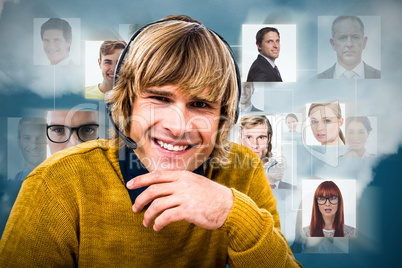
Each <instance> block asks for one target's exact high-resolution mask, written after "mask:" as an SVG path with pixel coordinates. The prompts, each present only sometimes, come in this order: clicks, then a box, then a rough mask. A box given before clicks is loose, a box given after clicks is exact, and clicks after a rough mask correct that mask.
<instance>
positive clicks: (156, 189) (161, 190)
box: [133, 183, 174, 212]
mask: <svg viewBox="0 0 402 268" xmlns="http://www.w3.org/2000/svg"><path fill="white" fill-rule="evenodd" d="M173 192H174V188H173V186H172V184H171V183H159V184H152V185H150V186H149V187H148V188H147V189H145V191H143V192H142V193H141V194H140V195H139V196H137V198H136V199H135V202H134V205H133V211H134V212H140V211H141V210H142V209H143V208H144V207H145V206H146V205H148V204H149V203H151V202H152V200H154V199H156V198H160V197H163V196H167V195H171V194H173Z"/></svg>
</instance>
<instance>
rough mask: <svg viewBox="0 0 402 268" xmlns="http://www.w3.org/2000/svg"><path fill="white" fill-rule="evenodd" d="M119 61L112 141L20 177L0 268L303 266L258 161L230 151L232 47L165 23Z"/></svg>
mask: <svg viewBox="0 0 402 268" xmlns="http://www.w3.org/2000/svg"><path fill="white" fill-rule="evenodd" d="M122 55H123V56H124V63H123V64H122V65H119V64H118V67H117V70H118V71H119V72H118V78H117V81H116V85H115V87H114V88H113V89H112V90H111V91H110V92H109V93H108V94H107V96H106V103H107V107H108V109H109V114H110V116H111V118H112V120H113V123H112V124H115V127H116V129H115V130H117V131H115V136H114V137H112V138H111V139H109V140H97V141H91V142H87V143H82V144H81V145H80V146H79V147H73V148H70V149H66V150H64V151H63V152H60V153H59V154H57V155H55V156H54V157H51V158H49V159H48V160H47V161H46V162H45V163H44V164H43V165H42V166H41V167H40V168H38V169H37V170H36V172H34V173H32V174H31V175H30V176H28V178H27V179H26V180H25V182H24V184H23V187H22V190H21V192H20V195H19V197H18V201H17V202H16V205H15V206H14V210H13V211H12V212H11V216H10V218H9V221H8V223H7V226H6V229H5V231H4V234H3V237H2V240H1V243H0V261H1V262H2V263H3V264H6V265H9V264H11V263H12V264H13V265H20V266H24V265H28V264H29V265H30V266H32V265H37V266H43V265H45V266H53V267H55V266H103V267H105V266H106V267H115V266H118V267H128V266H136V267H144V266H147V267H159V266H170V267H189V266H193V267H226V265H227V264H229V266H231V267H241V266H249V267H258V266H261V265H263V266H264V267H285V266H286V267H299V266H301V265H300V263H298V262H297V261H296V260H295V258H294V256H293V254H292V252H291V251H290V248H289V246H288V244H287V242H286V239H285V238H284V236H283V235H282V234H281V232H280V222H279V216H278V213H277V210H276V201H275V198H274V197H273V194H272V191H271V189H270V187H269V184H268V182H267V179H266V177H265V175H264V168H263V164H262V162H261V160H260V159H259V157H258V156H257V155H255V154H254V153H253V152H252V151H251V150H249V149H248V148H246V147H243V146H240V145H236V144H234V143H230V142H228V141H227V139H228V137H229V130H230V128H231V126H232V125H233V124H234V121H235V118H236V116H237V115H236V114H237V109H238V105H237V100H238V94H239V91H240V90H239V89H238V79H237V75H236V68H235V64H234V60H233V58H232V56H231V51H230V48H228V47H227V45H226V44H225V43H224V42H223V41H222V39H220V38H219V37H218V36H217V35H216V34H215V33H214V32H212V31H211V30H209V29H207V28H206V27H205V26H204V25H203V24H202V23H200V22H198V21H195V20H193V19H191V18H188V17H183V16H173V17H169V19H168V20H163V21H159V22H157V23H154V24H150V25H148V26H147V27H145V28H144V29H143V30H142V31H141V32H140V33H137V35H136V37H135V38H134V40H133V41H132V42H131V44H128V46H127V50H126V51H123V52H122ZM27 217H29V222H30V224H26V221H27ZM19 249H21V250H19ZM37 252H40V254H34V253H37Z"/></svg>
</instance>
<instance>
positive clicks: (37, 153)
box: [18, 122, 46, 169]
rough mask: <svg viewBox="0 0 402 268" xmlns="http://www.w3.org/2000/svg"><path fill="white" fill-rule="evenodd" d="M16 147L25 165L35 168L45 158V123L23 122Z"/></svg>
mask: <svg viewBox="0 0 402 268" xmlns="http://www.w3.org/2000/svg"><path fill="white" fill-rule="evenodd" d="M18 147H19V148H20V150H21V153H22V156H23V157H24V160H25V166H26V167H27V168H29V169H33V168H35V167H36V166H37V165H39V164H40V163H42V162H43V160H45V159H46V126H45V124H35V123H29V122H27V123H24V124H22V125H21V128H20V133H19V137H18Z"/></svg>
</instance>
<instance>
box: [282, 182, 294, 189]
mask: <svg viewBox="0 0 402 268" xmlns="http://www.w3.org/2000/svg"><path fill="white" fill-rule="evenodd" d="M278 189H296V187H295V186H293V185H292V184H290V183H287V182H283V181H280V182H279V184H278Z"/></svg>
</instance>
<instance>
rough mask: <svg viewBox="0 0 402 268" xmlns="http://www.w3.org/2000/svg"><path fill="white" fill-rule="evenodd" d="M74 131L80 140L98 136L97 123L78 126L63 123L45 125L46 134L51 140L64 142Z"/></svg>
mask: <svg viewBox="0 0 402 268" xmlns="http://www.w3.org/2000/svg"><path fill="white" fill-rule="evenodd" d="M74 131H76V132H77V136H78V139H80V141H82V142H85V141H91V140H96V139H98V138H99V125H98V124H88V125H82V126H79V127H68V126H64V125H50V126H47V130H46V135H47V137H48V139H49V140H50V141H51V142H54V143H64V142H67V141H68V140H69V139H70V138H71V135H72V133H73V132H74Z"/></svg>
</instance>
